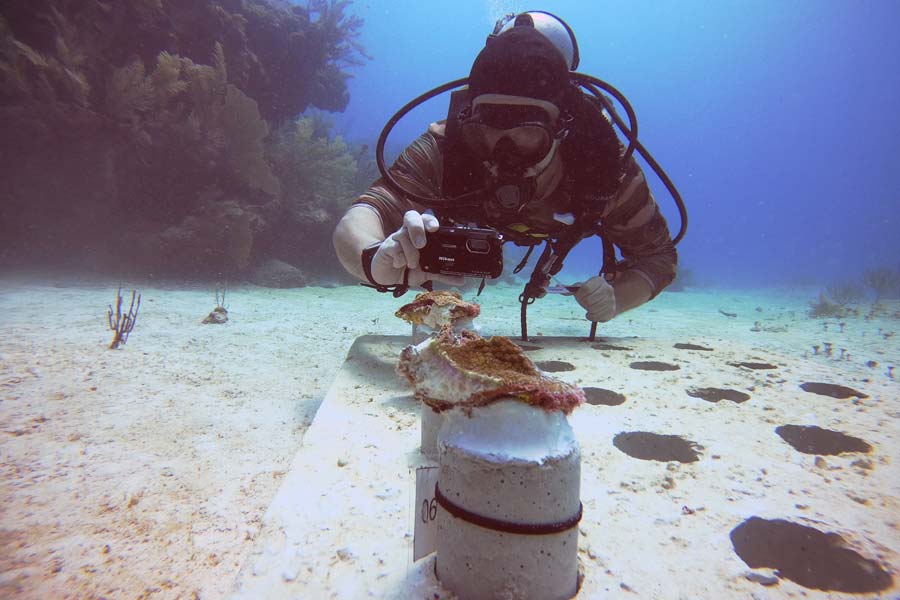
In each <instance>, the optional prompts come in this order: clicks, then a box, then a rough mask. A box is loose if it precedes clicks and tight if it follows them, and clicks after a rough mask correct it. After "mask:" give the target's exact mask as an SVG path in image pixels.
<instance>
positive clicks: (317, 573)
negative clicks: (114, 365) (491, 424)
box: [233, 336, 900, 600]
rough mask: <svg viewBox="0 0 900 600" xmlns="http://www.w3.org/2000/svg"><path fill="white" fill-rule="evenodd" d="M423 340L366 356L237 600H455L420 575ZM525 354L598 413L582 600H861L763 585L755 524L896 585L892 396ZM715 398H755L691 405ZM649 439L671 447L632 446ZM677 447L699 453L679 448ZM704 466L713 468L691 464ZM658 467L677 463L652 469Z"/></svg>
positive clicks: (694, 369) (651, 363)
mask: <svg viewBox="0 0 900 600" xmlns="http://www.w3.org/2000/svg"><path fill="white" fill-rule="evenodd" d="M409 339H410V338H409V337H399V336H397V337H393V336H363V337H361V338H359V339H357V340H356V342H355V343H354V344H353V347H352V348H351V350H350V352H349V354H348V356H347V359H346V361H345V363H344V364H343V366H342V368H341V370H340V372H339V374H338V376H337V378H336V379H335V381H334V384H333V385H332V387H331V389H330V391H329V392H328V394H327V396H326V398H325V400H324V401H323V403H322V405H321V407H320V409H319V412H318V414H317V415H316V418H315V420H314V422H313V423H312V425H311V426H310V428H309V430H308V432H307V434H306V437H305V439H304V443H303V447H302V448H301V449H300V451H299V452H298V454H297V456H296V458H295V460H294V463H293V465H292V467H291V470H290V472H289V474H288V475H287V476H286V478H285V480H284V483H283V485H282V487H281V489H280V490H279V492H278V493H277V495H276V497H275V498H274V500H273V502H272V504H271V506H270V507H269V509H268V511H267V512H266V514H265V516H264V519H263V526H262V529H261V531H260V533H259V534H258V538H257V545H256V548H255V550H254V552H253V553H252V555H251V556H250V558H249V559H248V561H247V562H246V564H245V565H244V567H243V569H242V570H241V572H240V574H239V576H238V579H237V582H236V585H235V588H234V594H233V597H234V598H236V599H254V600H256V599H259V598H266V599H271V600H279V599H287V598H304V599H306V598H347V599H358V598H367V597H371V598H404V599H405V598H448V597H449V594H448V593H447V592H446V591H445V590H443V589H442V588H441V586H440V584H439V583H438V582H437V580H436V579H435V576H434V572H433V571H434V555H432V556H430V557H427V558H424V559H422V560H420V561H418V562H415V563H414V562H413V561H412V541H413V540H412V530H413V529H412V527H413V516H412V508H413V507H412V505H413V496H414V470H415V467H416V466H419V465H421V464H428V463H425V461H424V459H423V458H422V456H421V454H420V453H419V444H420V430H419V429H420V406H419V405H418V403H417V402H415V401H414V399H413V398H412V395H411V389H410V388H409V387H408V385H407V384H406V382H405V381H403V380H402V379H401V378H400V377H399V376H398V375H397V374H396V373H395V371H394V367H395V365H396V362H397V357H398V355H399V352H400V350H401V349H402V347H403V346H405V345H406V344H407V343H408V342H409ZM676 342H690V343H692V344H693V345H689V346H682V347H680V348H679V347H675V343H676ZM526 345H527V346H528V348H527V351H528V355H529V356H530V357H531V358H532V360H534V361H535V362H536V363H537V364H538V365H539V366H541V367H542V368H544V369H545V370H547V371H549V372H551V374H552V375H553V376H555V377H559V378H560V379H563V380H566V381H569V382H572V383H577V384H578V385H580V386H582V388H585V389H586V390H588V388H590V389H589V394H588V397H589V400H590V401H591V402H592V403H591V404H586V405H584V406H582V407H580V408H578V409H576V410H575V412H574V413H573V415H572V416H571V417H570V422H571V424H572V427H573V429H574V431H575V435H576V437H577V438H578V441H579V444H580V445H581V449H582V476H581V480H582V481H581V490H582V493H581V497H582V502H583V504H584V518H583V520H582V522H581V526H580V530H579V531H580V533H579V540H578V548H579V565H580V571H581V576H582V579H581V590H580V593H579V596H578V597H579V598H597V597H610V598H619V597H627V598H630V597H636V596H634V594H637V595H638V596H640V597H647V598H651V597H652V598H673V599H675V598H682V597H696V598H701V597H702V598H711V597H715V598H747V597H750V596H751V595H759V594H763V595H765V596H766V597H770V598H776V597H778V598H781V597H784V598H787V597H795V596H797V595H804V596H805V597H807V598H843V597H851V596H849V595H845V594H841V593H836V592H824V591H819V590H815V589H810V588H805V587H802V586H800V585H799V584H797V583H794V582H793V581H790V580H789V579H787V578H781V579H779V578H778V577H777V576H776V575H775V572H776V570H775V569H772V568H760V569H750V568H749V567H748V566H747V564H746V563H744V562H743V561H742V560H741V558H740V557H739V556H738V555H737V554H736V552H735V550H734V548H733V546H732V541H731V539H730V537H729V534H730V532H731V531H732V530H733V529H734V528H735V527H737V526H738V525H740V524H741V523H742V522H744V521H745V520H746V519H749V518H750V517H753V516H758V517H761V518H764V519H784V520H788V521H792V522H795V523H802V524H804V525H806V526H808V527H814V528H816V529H818V530H821V531H824V532H833V533H838V534H840V535H841V536H843V537H844V539H845V540H847V541H848V543H849V544H850V545H851V547H852V548H853V549H854V550H855V551H857V552H859V553H860V554H861V555H863V556H865V557H867V558H870V559H874V560H877V561H879V562H880V563H881V564H882V565H884V566H885V567H886V568H889V569H890V568H891V566H892V565H896V564H898V556H897V550H896V548H894V544H893V542H892V541H891V540H893V539H896V538H895V535H894V534H895V533H896V532H895V531H892V529H891V525H890V523H891V521H892V515H896V514H897V513H896V511H897V510H898V504H897V502H896V500H895V498H896V497H897V496H900V489H898V484H897V479H896V478H893V477H892V474H891V471H890V469H891V467H890V466H889V465H890V457H891V456H892V455H894V456H895V455H896V450H897V446H896V439H895V438H894V437H893V435H892V431H893V430H892V429H891V428H890V427H887V426H885V427H884V428H882V427H880V426H879V427H878V428H874V429H873V428H872V427H871V426H870V425H869V423H871V421H872V420H871V417H865V420H864V419H863V417H862V416H861V413H860V411H861V410H864V411H873V412H880V413H885V414H886V415H887V413H889V412H890V411H891V410H895V409H891V408H890V406H889V405H890V404H892V403H893V402H894V399H893V398H894V397H893V396H891V395H890V394H889V393H888V392H889V390H888V389H886V388H885V387H884V386H883V385H880V384H875V383H867V380H863V379H860V380H856V381H850V380H847V381H831V379H834V374H835V372H834V371H833V370H831V369H829V368H827V367H823V365H821V364H819V363H815V362H813V361H809V360H804V359H802V358H796V357H790V356H786V355H775V354H773V353H768V354H767V353H765V352H764V351H761V350H759V349H754V348H748V347H745V346H741V345H740V344H736V343H733V342H727V341H724V340H721V339H706V340H704V339H703V338H701V337H700V336H697V337H695V338H693V339H690V340H665V341H662V340H647V339H637V338H617V339H607V340H597V342H595V343H593V344H591V343H588V342H585V341H584V340H583V339H578V338H547V337H537V338H534V339H533V340H532V341H530V342H528V343H527V344H526ZM698 346H700V347H698ZM766 364H768V365H769V367H771V368H768V367H766V366H765V365H766ZM761 365H762V366H761ZM810 381H813V382H819V381H821V382H832V383H844V384H846V385H850V386H853V387H855V388H857V389H859V391H860V392H865V393H867V394H869V398H867V399H862V400H855V401H853V402H851V400H837V399H834V398H828V397H823V396H820V395H816V394H812V393H808V392H806V391H804V390H803V389H801V388H800V387H799V386H800V384H802V383H804V382H810ZM700 388H702V389H705V390H707V391H709V389H711V388H715V389H717V390H720V391H721V390H736V391H740V392H742V393H745V394H747V395H749V399H747V400H746V401H741V402H738V401H732V400H729V399H727V398H728V397H730V395H729V394H727V393H726V392H722V394H723V395H724V397H725V398H726V399H721V400H719V401H715V399H704V398H702V397H698V396H696V395H691V394H689V393H688V392H689V391H692V392H696V391H697V390H698V389H700ZM713 396H715V394H713ZM887 422H888V421H885V423H887ZM783 424H797V425H818V426H820V427H823V428H829V429H834V430H841V431H844V432H846V433H848V434H849V435H854V436H858V437H861V438H863V439H865V440H866V441H867V442H869V443H870V444H871V445H872V446H873V450H872V452H871V453H869V454H860V453H855V452H851V453H845V454H841V455H835V456H827V457H825V458H824V459H823V458H822V457H817V456H815V455H810V454H804V453H801V452H798V451H796V450H794V449H793V448H792V447H791V446H790V445H788V444H787V443H786V442H785V441H784V440H782V439H781V438H780V437H779V436H778V435H777V434H776V432H775V428H776V427H778V426H780V425H783ZM635 432H637V433H641V432H644V433H650V434H655V435H658V436H670V437H666V438H658V439H655V440H654V439H651V440H650V441H649V442H647V441H645V442H642V441H641V436H640V435H632V436H629V435H625V436H623V435H621V434H623V433H635ZM674 436H677V437H679V438H682V439H683V440H686V444H687V446H688V450H687V451H686V450H685V447H684V446H685V444H681V445H680V446H679V444H677V443H676V444H674V446H673V447H671V448H666V447H665V446H666V445H667V444H669V443H670V442H671V441H672V437H674ZM657 442H661V443H662V446H663V447H662V448H660V447H657V446H658V445H657ZM691 449H693V451H696V455H697V460H694V461H689V462H683V461H682V460H679V459H683V458H684V455H685V452H687V455H688V457H689V455H690V450H691ZM653 452H661V453H662V454H663V455H665V454H666V452H668V453H670V454H671V456H670V457H669V458H665V457H663V458H661V459H660V458H656V459H654V458H652V457H647V456H643V457H642V456H640V455H641V453H644V454H652V453H653ZM861 458H864V459H865V460H864V461H863V462H859V461H860V459H861ZM432 464H433V463H432ZM860 465H862V466H860ZM895 473H896V471H894V474H895ZM773 581H774V582H776V583H778V585H777V586H774V587H769V586H771V583H772V582H773ZM760 582H764V583H765V584H766V587H763V583H760ZM854 597H856V598H859V597H873V596H864V595H863V596H859V595H857V596H854Z"/></svg>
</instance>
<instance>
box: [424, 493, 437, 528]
mask: <svg viewBox="0 0 900 600" xmlns="http://www.w3.org/2000/svg"><path fill="white" fill-rule="evenodd" d="M435 518H437V501H435V499H434V498H432V499H431V500H422V522H423V523H428V522H429V521H434V520H435Z"/></svg>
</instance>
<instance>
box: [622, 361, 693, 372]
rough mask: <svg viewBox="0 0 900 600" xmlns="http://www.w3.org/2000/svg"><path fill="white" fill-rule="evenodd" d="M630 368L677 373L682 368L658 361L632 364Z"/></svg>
mask: <svg viewBox="0 0 900 600" xmlns="http://www.w3.org/2000/svg"><path fill="white" fill-rule="evenodd" d="M628 366H629V367H631V368H632V369H637V370H639V371H677V370H679V369H680V368H681V367H679V366H678V365H673V364H670V363H664V362H659V361H656V360H639V361H635V362H633V363H631V364H630V365H628Z"/></svg>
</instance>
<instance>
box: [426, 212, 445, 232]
mask: <svg viewBox="0 0 900 600" xmlns="http://www.w3.org/2000/svg"><path fill="white" fill-rule="evenodd" d="M422 224H423V225H424V226H425V231H437V230H438V227H440V226H441V224H440V222H438V219H437V217H436V216H434V215H429V214H423V215H422Z"/></svg>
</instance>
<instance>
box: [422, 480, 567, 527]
mask: <svg viewBox="0 0 900 600" xmlns="http://www.w3.org/2000/svg"><path fill="white" fill-rule="evenodd" d="M434 499H435V500H437V503H438V504H440V505H441V506H442V507H443V508H444V510H446V511H447V512H448V513H450V514H451V515H453V516H454V517H456V518H457V519H462V520H463V521H467V522H469V523H472V524H473V525H478V526H479V527H484V528H485V529H492V530H494V531H501V532H503V533H515V534H519V535H549V534H551V533H560V532H562V531H567V530H569V529H572V528H573V527H576V526H577V525H578V523H579V522H580V521H581V516H582V514H584V506H583V505H582V504H581V502H579V503H578V513H577V514H576V515H575V516H574V517H572V518H571V519H566V520H565V521H558V522H556V523H535V524H531V523H511V522H509V521H502V520H500V519H494V518H492V517H485V516H483V515H479V514H477V513H473V512H472V511H469V510H466V509H465V508H463V507H462V506H460V505H458V504H454V503H453V502H452V501H451V500H450V499H449V498H447V497H446V496H445V495H444V494H442V493H441V489H440V488H439V487H438V485H437V484H434Z"/></svg>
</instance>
